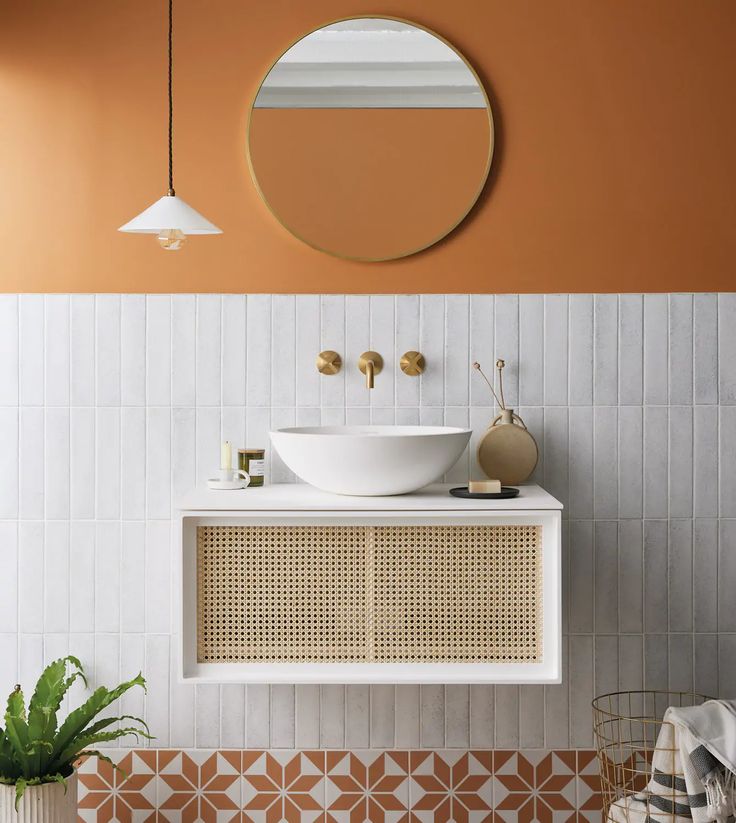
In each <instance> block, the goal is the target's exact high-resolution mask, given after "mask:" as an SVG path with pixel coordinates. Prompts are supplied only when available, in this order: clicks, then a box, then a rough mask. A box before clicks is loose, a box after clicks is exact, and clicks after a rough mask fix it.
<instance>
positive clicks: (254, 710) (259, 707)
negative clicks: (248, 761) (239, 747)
mask: <svg viewBox="0 0 736 823" xmlns="http://www.w3.org/2000/svg"><path fill="white" fill-rule="evenodd" d="M245 701H246V703H245V720H246V727H245V745H246V748H249V749H267V748H268V747H269V746H270V745H271V734H270V728H269V719H270V717H271V712H270V708H269V705H270V688H269V686H268V685H266V684H265V683H263V684H261V683H259V684H254V683H253V684H249V685H248V687H247V689H246V694H245Z"/></svg>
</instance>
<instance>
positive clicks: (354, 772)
mask: <svg viewBox="0 0 736 823" xmlns="http://www.w3.org/2000/svg"><path fill="white" fill-rule="evenodd" d="M326 766H327V777H326V780H325V811H326V817H325V820H326V823H363V821H366V820H369V821H371V823H405V821H408V820H409V776H408V768H409V754H408V752H394V751H391V752H382V751H354V752H331V751H330V752H327V758H326Z"/></svg>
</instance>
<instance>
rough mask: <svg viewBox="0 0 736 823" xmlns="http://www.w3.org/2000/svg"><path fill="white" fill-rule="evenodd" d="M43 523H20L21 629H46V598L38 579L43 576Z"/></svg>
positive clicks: (19, 627)
mask: <svg viewBox="0 0 736 823" xmlns="http://www.w3.org/2000/svg"><path fill="white" fill-rule="evenodd" d="M44 532H45V528H44V524H43V523H38V522H31V521H28V522H23V521H21V523H20V524H19V526H18V630H19V631H21V632H25V633H27V634H28V633H40V632H43V625H44V619H43V607H44V603H43V600H42V599H41V600H39V597H38V588H39V586H38V582H39V580H43V576H44V561H43V550H44V545H43V544H44Z"/></svg>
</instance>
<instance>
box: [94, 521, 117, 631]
mask: <svg viewBox="0 0 736 823" xmlns="http://www.w3.org/2000/svg"><path fill="white" fill-rule="evenodd" d="M95 595H96V596H95V631H96V632H98V633H99V632H118V631H120V524H119V523H112V522H107V523H106V522H99V523H97V524H96V527H95Z"/></svg>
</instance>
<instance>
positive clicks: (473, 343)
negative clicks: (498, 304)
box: [469, 294, 495, 406]
mask: <svg viewBox="0 0 736 823" xmlns="http://www.w3.org/2000/svg"><path fill="white" fill-rule="evenodd" d="M493 302H494V299H493V295H492V294H471V295H470V358H469V359H470V362H471V364H472V363H476V362H478V363H480V365H481V367H483V369H486V368H488V369H490V370H493V364H494V362H495V358H494V356H493V351H494V326H493V320H494V307H493ZM470 402H471V405H473V406H492V405H493V403H494V400H493V397H492V395H491V393H490V392H489V391H488V387H487V386H486V385H485V383H484V382H483V381H482V380H481V379H480V376H479V375H477V374H475V372H471V379H470Z"/></svg>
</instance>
